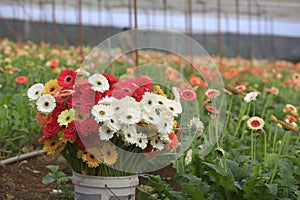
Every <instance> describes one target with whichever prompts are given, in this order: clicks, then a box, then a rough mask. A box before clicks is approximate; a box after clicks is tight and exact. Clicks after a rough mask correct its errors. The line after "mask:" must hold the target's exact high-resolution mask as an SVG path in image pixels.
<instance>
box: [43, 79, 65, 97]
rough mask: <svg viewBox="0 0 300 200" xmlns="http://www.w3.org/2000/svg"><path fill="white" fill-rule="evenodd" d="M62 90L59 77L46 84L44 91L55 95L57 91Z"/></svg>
mask: <svg viewBox="0 0 300 200" xmlns="http://www.w3.org/2000/svg"><path fill="white" fill-rule="evenodd" d="M60 90H61V87H60V86H59V84H58V81H57V79H53V80H50V81H48V82H47V83H46V84H45V89H44V92H43V93H44V94H50V95H52V96H55V95H56V94H57V93H59V91H60Z"/></svg>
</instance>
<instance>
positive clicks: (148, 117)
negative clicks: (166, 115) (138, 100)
mask: <svg viewBox="0 0 300 200" xmlns="http://www.w3.org/2000/svg"><path fill="white" fill-rule="evenodd" d="M141 120H144V121H145V122H147V123H149V124H158V123H159V121H160V117H159V116H158V115H157V114H156V113H155V112H149V113H148V112H146V111H144V110H143V111H142V118H141Z"/></svg>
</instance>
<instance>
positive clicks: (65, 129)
mask: <svg viewBox="0 0 300 200" xmlns="http://www.w3.org/2000/svg"><path fill="white" fill-rule="evenodd" d="M172 94H173V95H172V99H169V98H167V95H166V94H165V93H164V91H163V90H162V89H161V87H160V86H159V85H154V84H153V83H152V82H151V80H150V78H149V77H147V76H141V77H137V78H135V79H131V80H118V79H117V78H116V77H114V76H113V75H111V74H93V75H90V74H89V73H88V72H86V71H83V70H81V69H79V70H77V71H75V70H72V69H70V70H64V71H62V72H61V73H60V74H59V75H58V78H57V79H55V80H50V81H48V82H47V83H45V84H42V83H37V84H35V85H33V86H31V87H30V88H29V90H28V97H29V99H30V100H34V101H36V107H37V111H36V113H37V121H38V122H39V123H40V124H41V125H42V126H43V131H42V132H43V135H42V137H41V138H40V139H39V141H40V142H43V145H44V147H43V148H44V149H45V150H46V151H47V152H48V154H55V153H62V155H63V156H64V157H65V159H66V160H67V162H68V163H69V164H70V166H71V168H72V169H73V170H74V171H75V172H77V173H83V174H88V175H98V176H120V175H127V174H128V173H126V172H136V171H139V170H141V169H144V167H147V166H145V165H147V163H149V162H144V161H145V160H147V161H149V157H150V160H151V158H153V157H154V156H156V155H158V154H160V153H161V152H169V153H171V152H174V150H175V149H176V148H177V146H178V137H179V136H180V134H181V132H180V130H179V129H178V124H177V121H176V118H178V117H179V114H181V113H182V106H181V104H180V100H179V93H178V92H177V90H176V89H175V90H173V93H172ZM166 158H168V157H164V159H166ZM151 162H155V161H154V160H152V161H151ZM122 171H123V172H122Z"/></svg>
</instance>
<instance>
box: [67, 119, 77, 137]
mask: <svg viewBox="0 0 300 200" xmlns="http://www.w3.org/2000/svg"><path fill="white" fill-rule="evenodd" d="M76 133H77V130H76V127H75V123H74V121H73V122H71V123H69V125H68V126H67V128H66V129H65V130H64V136H65V138H66V139H69V140H76V138H77V135H76Z"/></svg>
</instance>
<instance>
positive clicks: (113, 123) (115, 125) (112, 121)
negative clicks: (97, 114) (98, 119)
mask: <svg viewBox="0 0 300 200" xmlns="http://www.w3.org/2000/svg"><path fill="white" fill-rule="evenodd" d="M105 125H106V126H107V127H109V128H110V129H111V130H113V131H118V130H120V129H121V125H120V123H119V122H118V120H117V118H116V116H111V117H110V118H109V119H108V120H106V121H105Z"/></svg>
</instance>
